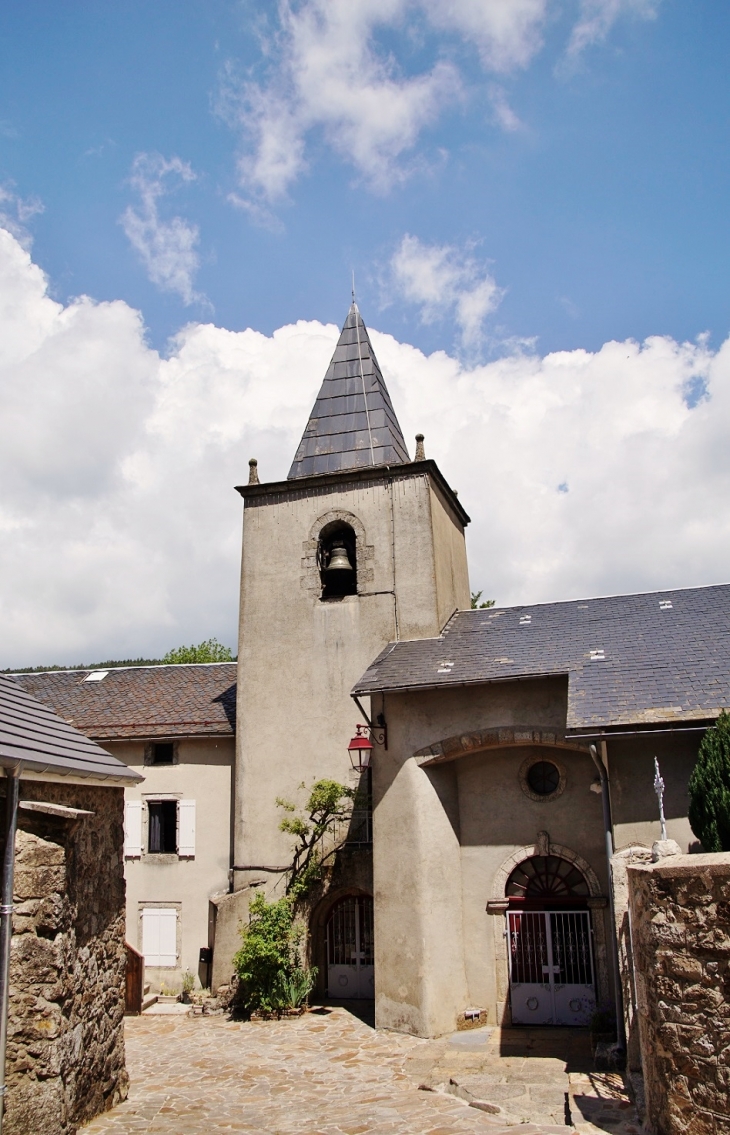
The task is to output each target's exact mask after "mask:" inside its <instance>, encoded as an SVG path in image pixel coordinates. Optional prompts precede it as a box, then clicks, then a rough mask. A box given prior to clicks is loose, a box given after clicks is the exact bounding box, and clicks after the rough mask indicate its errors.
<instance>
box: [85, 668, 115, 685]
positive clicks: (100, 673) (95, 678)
mask: <svg viewBox="0 0 730 1135" xmlns="http://www.w3.org/2000/svg"><path fill="white" fill-rule="evenodd" d="M108 673H109V671H108V670H92V671H91V673H90V674H87V675H86V677H85V678H84V681H85V682H103V681H104V679H105V678H106V676H107V674H108Z"/></svg>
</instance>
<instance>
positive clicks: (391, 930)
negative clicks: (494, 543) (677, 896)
mask: <svg viewBox="0 0 730 1135" xmlns="http://www.w3.org/2000/svg"><path fill="white" fill-rule="evenodd" d="M566 702H567V680H566V679H564V678H548V679H542V680H536V681H525V682H504V683H494V684H493V685H491V686H486V685H485V686H477V687H471V688H469V689H455V690H449V691H432V692H428V693H425V692H424V693H419V694H398V695H395V694H391V695H388V697H387V698H386V699H385V703H384V705H383V701H382V699H381V698H374V699H373V703H374V704H373V709H374V711H375V712H376V713H377V712H378V710H379V709H381V708H383V709H384V711H385V716H386V719H387V722H388V750H387V752H386V751H384V750H382V749H380V748H379V749H377V750H376V752H375V754H374V758H373V766H374V767H373V796H374V808H375V811H374V840H373V854H374V884H375V959H376V979H375V980H376V1023H377V1024H378V1026H380V1027H390V1028H399V1029H403V1030H405V1031H408V1032H413V1033H416V1034H417V1035H420V1036H434V1035H439V1034H440V1033H445V1032H448V1031H450V1030H453V1029H454V1028H455V1027H456V1018H457V1016H458V1014H460V1013H462V1012H463V1011H464V1009H466V1008H467V1007H479V1008H485V1009H487V1010H488V1012H489V1019H490V1020H491V1021H492V1022H495V1021H497V1020H499V1021H502V1020H503V1019H504V1008H505V1006H504V1002H505V1000H506V996H507V994H506V947H505V945H504V939H503V934H502V931H503V929H504V920H503V916H494V915H490V914H488V913H487V911H486V906H487V902H488V901H489V900H490V899H492V898H493V897H499V896H495V895H494V894H493V888H494V885H495V879H496V878H497V876H498V872H499V870H500V868H501V866H502V864H503V863H504V862H505V860H507V859H508V858H509V857H510V856H511V855H512V854H513V853H515V852H516V851H518V849H520V848H523V847H524V848H526V849H527V850H526V852H525V857H527V855H530V854H536V853H537V852H536V850H535V845H536V843H537V842H538V832H540V831H547V832H548V833H549V840H550V843H551V844H552V845H554V846H565V847H567V848H569V849H571V851H572V852H574V853H575V854H576V855H578V856H580V857H581V858H582V859H584V860H586V861H587V862H588V865H589V868H590V869H591V870H592V871H593V875H594V879H595V884H594V889H596V890H598V891H600V892H602V893H603V895H606V894H607V887H608V880H607V874H606V865H605V852H604V850H603V847H604V845H603V824H602V813H601V800H600V796H599V795H597V794H596V793H595V792H592V791H591V785H592V783H593V781H594V779H595V769H594V766H593V764H592V763H591V761H590V757H589V756H588V754H587V753H585V754H584V753H582V752H574V751H572V750H566V749H564V748H559V747H549V746H546V747H543V746H540V747H534V748H532V747H524V746H523V747H520V746H518V747H515V748H508V749H504V748H503V749H496V750H488V751H485V752H475V753H472V754H469V755H464V756H460V757H458V758H457V759H454V760H450V761H445V762H443V763H440V764H434V765H431V766H424V767H419V765H418V764H417V761H416V759H415V758H414V756H413V754H414V753H416V752H418V751H419V750H420V749H422V748H424V747H426V746H429V745H432V744H436V743H438V742H439V741H441V740H443V739H446V738H450V737H455V736H461V735H466V734H469V733H470V732H472V731H477V730H487V729H490V728H494V727H506V726H518V725H528V724H529V725H530V726H532V727H533V728H543V729H545V730H554V731H556V732H557V733H559V732H560V730H561V729H562V728H564V725H565V713H566ZM531 757H534V758H535V759H542V758H544V759H548V760H550V759H553V760H556V761H557V762H558V764H560V765H562V766H563V767H564V770H565V773H566V787H565V790H564V792H563V794H562V795H561V796H560V797H558V798H557V799H555V800H551V801H544V802H536V801H533V800H531V799H529V798H528V797H527V796H526V795H525V793H524V792H523V790H522V787H521V782H520V775H519V774H520V769H521V767H522V765H523V763H524V762H525V761H527V760H529V759H530V758H531ZM503 895H504V890H503V887H502V890H501V892H500V896H501V897H503ZM593 917H594V920H595V921H599V922H600V923H601V931H602V934H601V935H599V936H598V937H599V938H601V939H602V941H603V943H604V944H603V945H602V946H601V950H600V951H599V957H598V959H597V962H598V966H599V971H600V973H599V977H600V981H599V992H600V990H601V983H602V988H603V992H604V995H605V996H608V985H607V981H608V978H607V965H606V953H605V941H606V926H605V918H606V915H605V911H604V910H602V909H601V908H600V905H599V906H598V908H597V909H595V910H594V912H593Z"/></svg>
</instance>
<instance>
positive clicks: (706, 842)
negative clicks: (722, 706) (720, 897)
mask: <svg viewBox="0 0 730 1135" xmlns="http://www.w3.org/2000/svg"><path fill="white" fill-rule="evenodd" d="M689 822H690V824H691V826H692V831H693V832H694V834H695V835H696V836H697V838H698V839H699V840H700V841H701V843H702V846H703V847H704V849H705V851H730V713H727V711H726V710H723V711H722V713H721V714H720V716H719V717H718V719H717V722H716V724H715V728H714V729H708V730H707V732H706V733H705V735H704V737H703V738H702V741H701V743H700V748H699V752H698V754H697V764H696V765H695V767H694V770H693V772H692V776H691V777H690V779H689Z"/></svg>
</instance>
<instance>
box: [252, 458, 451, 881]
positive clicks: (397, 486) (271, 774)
mask: <svg viewBox="0 0 730 1135" xmlns="http://www.w3.org/2000/svg"><path fill="white" fill-rule="evenodd" d="M432 498H434V494H433V493H432V491H431V488H430V478H429V476H428V474H427V473H425V472H424V473H417V472H412V473H409V474H407V475H402V476H400V477H399V476H397V475H396V474H395V472H394V474H393V477H392V480H389V479H388V477H387V475H386V474H384V476H383V479H382V480H375V481H363V482H358V481H356V480H352V481H348V480H347V475H346V474H343V480H342V483H341V484H340V485H338V486H331V485H324V486H322V487H321V488H316V489H314V488H311V487H308V488H307V487H305V488H297V486H296V482H293V483H292V487H291V489H287V490H286V491H285V492H280V493H275V494H272V495H270V496H269V495H265V496H260V497H254V498H252V499H248V500H247V501H246V509H245V514H244V534H243V558H242V575H241V618H240V633H239V677H240V680H239V683H238V708H237V776H236V784H237V799H236V838H235V848H236V851H235V859H236V864H237V865H238V866H244V867H245V866H250V867H252V868H254V867H259V868H260V867H271V866H274V867H276V866H283V865H284V864H286V863H287V862H288V858H289V854H290V852H289V847H290V841H289V840H288V839H287V838H286V837H285V836H284V835H283V834H282V833H281V832H280V831H279V827H278V826H279V821H280V818H281V812H280V810H279V809H277V806H276V802H275V801H276V797H277V796H280V797H284V798H287V799H289V800H292V801H294V802H297V801H299V802H303V800H304V799H305V789H302V788H300V785H301V784H302V782H304V783H305V784H307V785H309V784H311V783H312V782H313V781H314V780H316V779H319V778H321V777H331V778H333V779H336V780H339V781H341V782H344V783H348V782H349V781H350V777H351V772H350V762H349V757H348V754H347V743H348V741H349V739H350V737H351V736H352V735H353V732H354V729H355V725H356V724H357V723H358V722H359V721H361V720H362V716H361V713H360V711H359V710H358V709H357V707H356V706H355V705H354V703H353V701H352V699H351V697H350V690H351V688H352V686H353V685H354V683H355V682H356V681H357V679H358V678H359V677H360V676H361V675H362V673H363V672H364V671H365V669H366V668H367V667H368V665H369V664H370V663H371V662H372V660H373V658H375V656H376V655H377V654H378V653H379V652H380V651H381V650H382V648H383V647H384V646H385V645H386V644H387V643H388V642H389V641H391V640H393V639H394V638H396V637H398V635H399V636H400V637H401V638H419V637H427V636H433V635H437V634H438V633H439V631H440V629H441V622H440V619H441V613H442V612H443V611H445V610H447V611H449V612H450V611H452V610H453V609H454V608H455V607H456V606H458V605H461V606H468V605H469V591H468V579H467V571H466V551H465V546H464V538H463V531H462V530H461V526H460V525H459V524H457V522H456V521H455V519H453V518H451V519H448V521H447V520H446V519H444V516H443V515H442V513H443V507H442V506H441V504H440V503H438V501H437V502H436V504H434V500H433V499H432ZM432 506H433V507H432ZM439 510H440V511H439ZM435 515H436V516H437V517H438V519H437V521H436V522H434V516H435ZM333 519H339V520H344V521H346V522H348V523H350V524H351V525H352V527H353V528H354V529H355V532H356V536H357V548H358V550H357V557H358V594H357V595H351V596H346V597H344V598H342V599H339V600H326V601H323V600H322V599H321V582H320V578H319V572H318V570H317V565H316V548H317V538H318V535H319V532H320V531H321V529H322V527H323V526H324V524H326V523H329V522H330V521H331V520H333ZM449 526H450V528H449ZM437 529H438V530H437ZM444 531H448V540H446V541H445V540H444V538H443V537H442V535H440V534H441V533H443V532H444ZM444 543H446V545H447V546H444ZM437 559H438V563H439V568H438V571H437V568H436V560H437ZM394 592H395V595H394ZM396 615H397V625H396ZM276 880H277V876H276V873H275V872H270V871H269V872H267V871H255V870H252V871H250V872H248V873H246V872H236V877H235V885H236V887H245V886H247V885H248V884H249V883H250V882H252V881H253V882H263V883H264V885H266V886H267V889H270V888H271V887H272V886H273V885H274V884H275V883H276Z"/></svg>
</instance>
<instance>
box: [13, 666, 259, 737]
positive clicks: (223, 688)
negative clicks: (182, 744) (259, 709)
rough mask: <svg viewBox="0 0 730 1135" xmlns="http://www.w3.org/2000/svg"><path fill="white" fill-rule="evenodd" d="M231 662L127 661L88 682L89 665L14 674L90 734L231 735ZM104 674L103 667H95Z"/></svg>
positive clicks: (233, 706) (233, 679)
mask: <svg viewBox="0 0 730 1135" xmlns="http://www.w3.org/2000/svg"><path fill="white" fill-rule="evenodd" d="M236 671H237V666H236V663H235V662H210V663H199V664H197V665H189V666H129V667H119V668H115V669H113V670H108V671H107V672H106V676H105V677H104V678H103V679H102V680H101V681H86V679H87V678H88V676H89V674H92V673H95V671H91V670H52V671H48V672H47V673H43V674H17V675H15V680H16V681H17V682H19V683H20V684H21V685H22V686H23V688H24V689H25V690H27V691H28V693H30V694H32V695H33V696H34V697H36V698H38V699H39V700H40V701H42V702H43V703H44V704H45V705H47V706H50V707H51V708H52V709H54V710H55V711H56V713H58V714H59V715H60V716H61V717H62V718H63V719H64V720H65V721H68V722H71V723H73V724H74V725H75V726H77V727H78V728H79V729H82V730H83V731H84V733H88V734H89V735H90V736H91V737H96V738H103V739H104V740H109V741H111V740H121V739H124V738H145V739H149V738H154V737H182V736H185V737H191V736H216V737H217V736H221V735H224V736H233V734H234V731H235V714H236ZM96 673H103V671H96Z"/></svg>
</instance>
